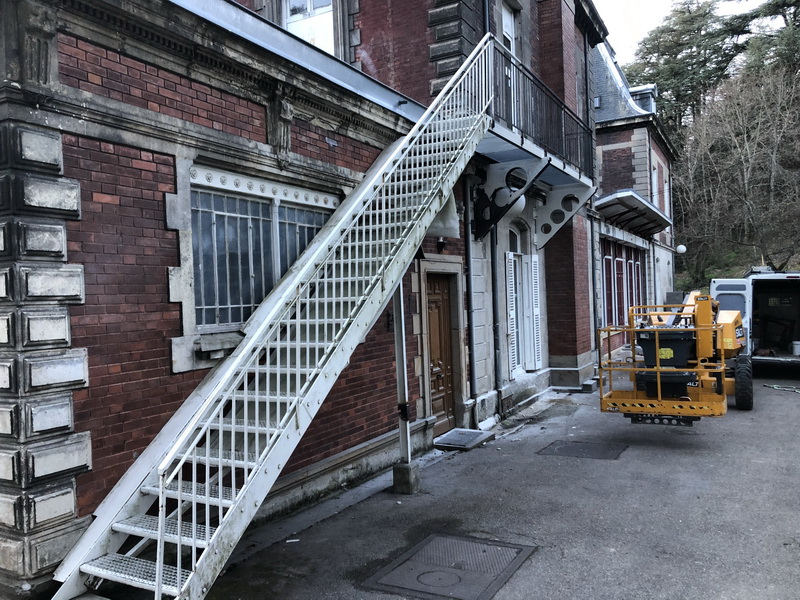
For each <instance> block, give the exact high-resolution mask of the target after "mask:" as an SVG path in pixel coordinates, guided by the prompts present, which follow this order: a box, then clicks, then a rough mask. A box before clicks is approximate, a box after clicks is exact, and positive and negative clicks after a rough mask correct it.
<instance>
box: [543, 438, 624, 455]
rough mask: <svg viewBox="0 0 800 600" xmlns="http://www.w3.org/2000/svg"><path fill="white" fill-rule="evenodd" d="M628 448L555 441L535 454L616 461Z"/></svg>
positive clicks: (616, 445)
mask: <svg viewBox="0 0 800 600" xmlns="http://www.w3.org/2000/svg"><path fill="white" fill-rule="evenodd" d="M627 447H628V446H626V445H625V444H598V443H592V442H565V441H563V440H557V441H555V442H553V443H552V444H550V445H549V446H546V447H545V448H542V449H541V450H539V451H538V452H537V453H536V454H548V455H552V456H571V457H573V458H599V459H602V460H616V459H618V458H619V455H620V454H622V453H623V452H624V451H625V449H626V448H627Z"/></svg>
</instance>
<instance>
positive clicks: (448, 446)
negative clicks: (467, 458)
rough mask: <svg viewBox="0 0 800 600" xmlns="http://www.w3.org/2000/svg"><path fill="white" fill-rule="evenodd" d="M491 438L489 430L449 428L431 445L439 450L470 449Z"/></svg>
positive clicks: (492, 437)
mask: <svg viewBox="0 0 800 600" xmlns="http://www.w3.org/2000/svg"><path fill="white" fill-rule="evenodd" d="M493 439H494V433H492V432H491V431H480V430H479V429H451V430H450V431H448V432H447V433H445V434H444V435H440V436H439V437H438V438H436V439H435V440H433V447H434V448H438V449H439V450H472V449H473V448H477V447H478V446H480V445H481V444H483V443H484V442H488V441H489V440H493Z"/></svg>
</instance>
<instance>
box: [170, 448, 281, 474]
mask: <svg viewBox="0 0 800 600" xmlns="http://www.w3.org/2000/svg"><path fill="white" fill-rule="evenodd" d="M265 446H266V445H265ZM197 450H198V451H202V450H203V447H202V446H199V447H198V448H197ZM186 459H187V460H189V461H193V462H196V463H199V464H210V465H214V464H217V463H219V465H220V466H223V467H235V468H248V469H253V468H255V467H256V466H258V455H256V454H254V453H251V452H248V453H247V457H245V453H244V452H242V451H240V450H234V451H230V450H222V451H218V450H215V451H214V453H213V454H208V453H202V454H187V455H186Z"/></svg>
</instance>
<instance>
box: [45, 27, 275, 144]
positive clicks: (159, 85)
mask: <svg viewBox="0 0 800 600" xmlns="http://www.w3.org/2000/svg"><path fill="white" fill-rule="evenodd" d="M58 52H59V67H58V68H59V79H60V81H61V83H62V84H64V85H68V86H70V87H75V88H78V89H80V90H83V91H85V92H91V93H93V94H97V95H99V96H104V97H106V98H111V99H112V100H119V101H121V102H126V103H127V104H132V105H134V106H138V107H140V108H146V109H148V110H152V111H154V112H157V113H161V114H164V115H168V116H171V117H175V118H178V119H185V120H186V121H190V122H192V123H195V124H197V125H202V126H204V127H209V128H211V129H214V130H216V131H224V132H225V133H230V134H232V135H238V136H242V137H245V138H247V139H251V140H254V141H257V142H266V141H267V129H266V121H267V119H266V109H265V108H264V107H263V106H260V105H258V104H256V103H254V102H251V101H249V100H245V99H244V98H239V97H237V96H234V95H232V94H229V93H227V92H223V91H221V90H218V89H215V88H211V87H209V86H207V85H203V84H201V83H198V82H196V81H192V80H191V79H188V78H187V77H183V76H181V75H177V74H175V73H172V72H171V71H167V70H165V69H161V68H159V67H155V66H153V65H149V64H145V63H143V62H141V61H138V60H135V59H133V58H130V57H128V56H125V55H123V54H119V53H118V52H114V51H112V50H108V49H105V48H102V47H100V46H97V45H95V44H92V43H89V42H86V41H84V40H81V39H78V38H75V37H72V36H69V35H66V34H63V33H61V34H59V35H58Z"/></svg>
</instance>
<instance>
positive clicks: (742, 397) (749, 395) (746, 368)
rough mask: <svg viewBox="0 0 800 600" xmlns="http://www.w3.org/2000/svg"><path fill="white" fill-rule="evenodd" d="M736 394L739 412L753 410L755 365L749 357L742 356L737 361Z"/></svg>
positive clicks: (735, 372) (735, 375)
mask: <svg viewBox="0 0 800 600" xmlns="http://www.w3.org/2000/svg"><path fill="white" fill-rule="evenodd" d="M734 382H735V386H736V392H735V395H734V398H735V399H736V408H737V409H738V410H753V363H752V362H751V361H750V357H749V356H740V357H739V358H737V359H736V369H735V370H734Z"/></svg>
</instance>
